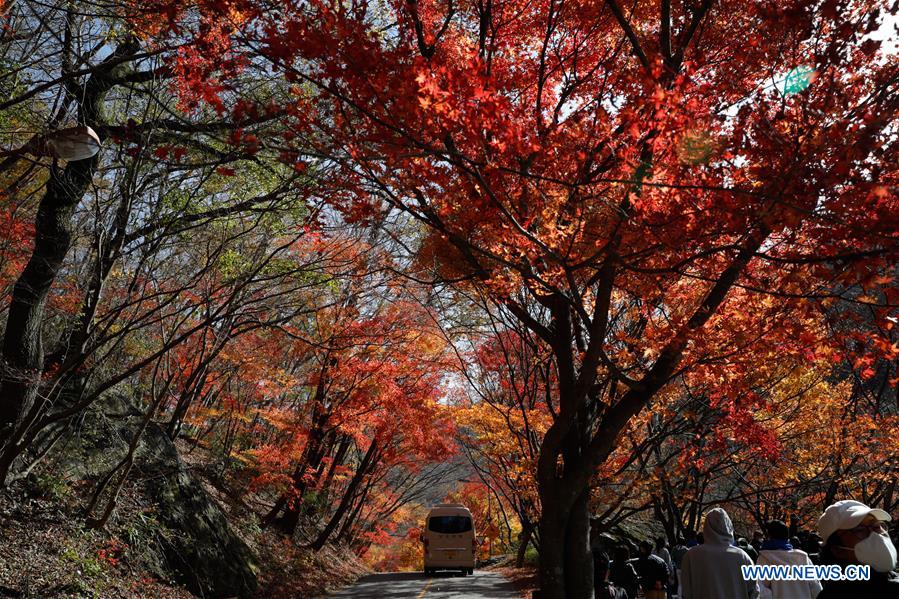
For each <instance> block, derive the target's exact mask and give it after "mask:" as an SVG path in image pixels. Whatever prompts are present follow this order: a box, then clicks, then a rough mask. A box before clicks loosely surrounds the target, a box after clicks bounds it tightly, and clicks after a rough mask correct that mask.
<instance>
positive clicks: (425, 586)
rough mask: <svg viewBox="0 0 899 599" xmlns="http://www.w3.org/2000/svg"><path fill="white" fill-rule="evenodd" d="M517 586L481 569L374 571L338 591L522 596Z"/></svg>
mask: <svg viewBox="0 0 899 599" xmlns="http://www.w3.org/2000/svg"><path fill="white" fill-rule="evenodd" d="M518 597H519V594H518V593H517V592H516V591H515V588H514V587H513V586H512V585H511V584H510V583H509V582H508V581H507V580H506V579H505V578H503V577H502V576H500V575H499V574H494V573H492V572H478V571H477V570H475V573H474V576H459V575H457V574H453V573H442V572H438V573H437V574H436V575H434V576H431V577H426V576H425V575H424V574H422V573H421V572H397V573H392V574H373V575H371V576H366V577H364V578H362V579H360V580H359V582H357V583H356V584H354V585H353V586H351V587H350V588H348V589H346V590H344V591H342V592H340V593H338V594H337V595H334V598H335V599H338V598H340V599H344V598H346V599H518Z"/></svg>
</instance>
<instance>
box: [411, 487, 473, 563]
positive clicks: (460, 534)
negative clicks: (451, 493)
mask: <svg viewBox="0 0 899 599" xmlns="http://www.w3.org/2000/svg"><path fill="white" fill-rule="evenodd" d="M421 542H422V543H423V544H424V557H425V558H424V571H425V575H427V576H430V575H431V574H433V573H434V572H436V571H437V570H459V571H461V572H462V575H463V576H464V575H466V574H474V566H475V555H476V554H477V549H478V540H477V537H475V534H474V520H473V519H472V517H471V512H470V511H468V508H467V507H465V506H464V505H461V504H458V503H443V504H440V505H437V506H435V507H433V508H431V511H430V512H428V518H427V520H426V522H425V526H424V529H423V531H422V533H421Z"/></svg>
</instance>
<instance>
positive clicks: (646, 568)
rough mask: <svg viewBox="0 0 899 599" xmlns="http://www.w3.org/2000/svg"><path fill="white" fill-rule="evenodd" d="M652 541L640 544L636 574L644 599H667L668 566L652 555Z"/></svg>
mask: <svg viewBox="0 0 899 599" xmlns="http://www.w3.org/2000/svg"><path fill="white" fill-rule="evenodd" d="M652 550H653V544H652V541H643V542H642V543H640V556H639V557H638V558H637V574H639V575H640V588H642V589H643V595H644V597H646V599H667V597H668V566H667V564H665V562H664V561H663V560H662V558H660V557H659V556H657V555H653V553H652Z"/></svg>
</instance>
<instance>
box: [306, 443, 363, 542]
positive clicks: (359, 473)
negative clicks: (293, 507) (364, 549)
mask: <svg viewBox="0 0 899 599" xmlns="http://www.w3.org/2000/svg"><path fill="white" fill-rule="evenodd" d="M377 452H378V440H377V439H376V438H375V439H372V441H371V445H369V446H368V450H367V451H366V452H365V457H363V458H362V462H360V463H359V469H358V470H356V474H354V475H353V478H352V480H350V484H349V485H348V486H347V489H346V492H345V493H344V494H343V498H342V499H341V500H340V504H339V505H338V506H337V511H335V512H334V515H333V516H331V519H330V520H328V524H326V525H325V528H324V530H322V531H321V533H319V535H318V537H317V538H316V539H315V541H313V542H312V544H311V545H309V548H310V549H312V550H313V551H318V550H319V549H321V548H322V547H324V546H325V543H327V542H328V539H329V538H330V537H331V534H332V533H333V532H334V530H335V529H336V528H337V525H338V524H340V520H341V519H342V518H343V515H344V514H345V513H346V511H347V509H349V507H350V503H352V500H353V499H354V498H355V496H356V490H357V489H358V488H359V485H360V484H361V483H362V480H363V479H364V478H365V476H366V475H367V474H368V473H369V472H370V471H371V470H373V469H374V466H375V464H377V461H378V458H377Z"/></svg>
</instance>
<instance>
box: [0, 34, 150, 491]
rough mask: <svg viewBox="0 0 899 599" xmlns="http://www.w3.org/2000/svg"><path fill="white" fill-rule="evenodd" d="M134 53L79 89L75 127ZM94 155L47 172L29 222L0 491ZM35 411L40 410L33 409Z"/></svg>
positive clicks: (7, 371) (95, 113)
mask: <svg viewBox="0 0 899 599" xmlns="http://www.w3.org/2000/svg"><path fill="white" fill-rule="evenodd" d="M139 49H140V44H139V43H138V42H137V40H136V39H134V38H129V39H126V40H124V41H122V43H120V44H119V45H118V46H117V47H116V49H115V50H114V51H113V52H112V53H111V54H110V55H109V56H108V57H107V58H106V59H105V60H104V61H103V63H102V64H101V65H100V66H99V67H98V68H97V69H96V70H95V71H94V73H93V74H92V75H91V77H90V78H89V79H88V80H87V82H86V83H85V84H84V87H83V88H80V89H81V94H80V98H79V119H78V120H79V122H81V123H82V124H85V125H90V126H93V127H94V128H98V127H99V126H100V125H101V124H103V123H104V122H105V121H104V118H103V102H104V100H105V97H106V94H107V92H108V91H109V90H110V89H112V87H113V86H115V85H116V83H117V81H116V79H115V77H116V73H117V72H119V71H122V70H125V69H127V68H128V67H127V66H126V61H123V59H124V58H127V57H129V56H133V55H134V54H136V53H137V51H138V50H139ZM98 163H99V155H97V156H94V157H92V158H87V159H85V160H76V161H72V162H69V163H68V164H67V165H66V167H65V169H63V170H61V171H60V170H59V169H58V168H57V167H56V166H55V165H54V166H53V167H52V168H51V171H50V178H49V180H48V182H47V189H46V191H45V193H44V196H43V198H41V203H40V205H39V206H38V212H37V216H36V218H35V223H34V225H35V238H34V249H33V250H32V253H31V257H30V258H29V260H28V264H26V265H25V268H24V270H23V271H22V274H21V275H19V278H18V280H16V284H15V286H14V287H13V293H12V298H11V300H10V304H9V314H8V315H7V322H6V330H5V333H4V337H3V347H2V351H0V446H2V456H0V486H2V485H4V484H5V483H6V479H7V477H8V475H9V472H10V470H11V469H12V466H13V463H14V462H15V460H16V458H17V457H18V456H19V455H21V453H22V452H23V451H24V450H25V449H26V447H25V445H27V443H23V442H22V441H23V439H25V438H26V434H27V433H28V429H29V427H30V425H31V424H32V423H33V422H35V421H36V420H37V418H38V417H39V416H40V414H41V412H42V409H33V408H34V407H35V402H36V401H37V399H38V390H39V387H40V384H41V379H42V375H43V371H44V348H43V339H42V334H41V328H42V325H43V321H44V307H45V305H46V302H47V296H48V294H49V292H50V288H51V286H52V285H53V282H54V281H55V280H56V277H57V275H58V274H59V271H60V269H61V268H62V264H63V261H64V260H65V257H66V254H68V252H69V247H70V245H71V241H72V229H73V223H72V215H73V213H74V211H75V208H76V207H77V205H78V203H79V202H80V201H81V198H82V197H83V196H84V194H85V193H86V192H87V189H88V187H89V186H90V184H91V181H92V180H93V176H94V171H95V170H96V168H97V164H98ZM37 407H38V408H41V406H37Z"/></svg>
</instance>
